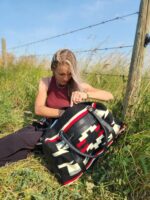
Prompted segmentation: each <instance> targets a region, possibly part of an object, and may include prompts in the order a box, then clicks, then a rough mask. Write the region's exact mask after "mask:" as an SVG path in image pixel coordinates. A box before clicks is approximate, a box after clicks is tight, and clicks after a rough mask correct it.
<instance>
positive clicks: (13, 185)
mask: <svg viewBox="0 0 150 200" xmlns="http://www.w3.org/2000/svg"><path fill="white" fill-rule="evenodd" d="M100 64H101V63H100ZM100 64H99V65H97V66H95V68H93V69H92V70H91V71H90V72H89V73H88V74H85V70H84V69H83V72H84V73H83V72H82V76H83V77H84V78H85V79H86V81H87V82H89V83H90V84H92V85H93V86H95V87H97V88H102V89H105V90H109V91H111V92H112V93H113V94H114V96H115V100H114V101H112V102H110V103H107V104H106V105H107V106H108V107H109V108H110V109H111V110H112V111H113V113H114V114H115V115H116V116H119V117H121V111H122V100H123V95H124V92H125V87H126V82H127V78H126V77H122V76H120V77H118V76H111V75H109V76H108V75H96V73H97V72H98V71H99V70H100ZM113 70H114V72H115V73H114V74H116V71H115V70H116V67H115V68H114V69H112V72H113ZM112 72H111V73H112ZM117 72H118V69H117ZM49 73H50V72H49V71H48V70H46V69H44V68H43V67H42V66H40V65H39V66H34V65H33V64H30V63H24V62H22V63H19V64H14V65H10V66H8V68H7V69H3V68H0V85H1V90H0V105H1V106H0V113H1V117H0V131H1V134H0V137H3V136H5V135H7V134H10V133H12V132H13V131H15V130H17V129H19V128H21V127H23V126H25V125H27V124H28V123H31V122H32V119H33V118H35V117H36V116H35V115H34V100H35V96H36V91H37V88H38V82H39V79H40V78H41V77H43V76H47V75H49ZM138 105H139V106H138V109H137V110H136V114H135V116H134V117H133V119H130V121H128V130H127V132H126V134H125V135H124V136H122V137H121V138H120V139H119V140H118V141H117V142H116V143H115V144H114V146H113V147H111V149H110V150H109V152H108V153H107V154H106V155H105V156H104V157H103V158H102V159H100V160H99V161H98V162H97V163H96V164H95V165H94V166H93V167H92V168H91V169H89V170H88V171H87V173H85V174H84V175H83V176H82V177H81V178H80V179H79V180H78V181H77V182H75V183H73V184H72V185H70V186H66V187H64V186H61V185H59V183H58V182H57V180H56V179H55V177H54V176H53V174H51V173H50V172H49V171H48V170H47V168H46V167H45V161H44V159H43V157H42V156H41V155H40V156H39V155H30V156H28V158H27V159H26V160H22V161H19V162H16V163H13V164H8V165H6V166H5V167H2V168H0V199H3V200H22V199H26V200H28V199H32V200H49V199H95V200H127V199H129V200H130V199H133V200H140V199H144V200H148V199H149V196H150V192H149V191H150V183H149V180H150V171H149V169H150V162H149V158H150V146H149V142H150V136H149V132H150V131H149V129H150V87H149V82H148V80H146V79H143V81H142V86H141V92H140V96H139V102H138Z"/></svg>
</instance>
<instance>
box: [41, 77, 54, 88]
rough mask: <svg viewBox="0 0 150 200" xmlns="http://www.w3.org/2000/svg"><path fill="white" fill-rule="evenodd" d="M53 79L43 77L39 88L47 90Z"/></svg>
mask: <svg viewBox="0 0 150 200" xmlns="http://www.w3.org/2000/svg"><path fill="white" fill-rule="evenodd" d="M51 79H52V77H42V78H41V79H40V82H39V88H45V89H46V90H47V89H48V87H49V84H50V81H51Z"/></svg>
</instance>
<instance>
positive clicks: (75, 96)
mask: <svg viewBox="0 0 150 200" xmlns="http://www.w3.org/2000/svg"><path fill="white" fill-rule="evenodd" d="M87 97H88V95H87V93H86V92H80V91H75V92H72V95H71V102H70V106H73V104H78V103H80V102H83V101H84V100H85V99H87Z"/></svg>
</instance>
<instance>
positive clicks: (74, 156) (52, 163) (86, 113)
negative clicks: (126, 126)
mask: <svg viewBox="0 0 150 200" xmlns="http://www.w3.org/2000/svg"><path fill="white" fill-rule="evenodd" d="M120 128H121V123H120V122H117V121H116V120H115V119H114V117H113V115H112V114H111V113H110V112H109V111H108V109H107V108H106V107H105V106H104V105H103V104H101V103H80V104H77V105H75V106H73V107H70V108H68V109H67V110H66V111H65V113H64V114H63V115H62V116H61V117H60V118H59V119H58V121H57V122H56V123H55V125H54V126H53V127H51V129H50V130H48V131H46V133H45V137H44V140H43V151H44V154H45V156H46V158H47V161H48V168H49V169H50V171H52V172H53V173H54V174H55V176H56V177H57V178H58V180H59V181H60V182H61V183H62V184H63V185H66V184H70V183H72V182H74V181H75V180H77V179H78V178H79V177H80V176H81V175H82V174H83V173H84V172H85V171H86V170H87V169H88V168H89V167H90V166H91V165H92V163H93V161H94V160H95V159H96V158H98V157H100V156H102V155H103V154H104V152H105V151H106V150H107V149H108V147H109V146H110V145H111V144H112V143H113V141H114V139H115V138H116V136H117V134H118V133H119V130H120Z"/></svg>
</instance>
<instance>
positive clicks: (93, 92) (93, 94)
mask: <svg viewBox="0 0 150 200" xmlns="http://www.w3.org/2000/svg"><path fill="white" fill-rule="evenodd" d="M82 88H83V91H85V92H86V93H87V96H88V97H89V98H94V99H99V100H102V101H109V100H113V99H114V97H113V95H112V94H111V93H110V92H108V91H105V90H100V89H97V88H94V87H92V86H91V85H89V84H87V83H82Z"/></svg>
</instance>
